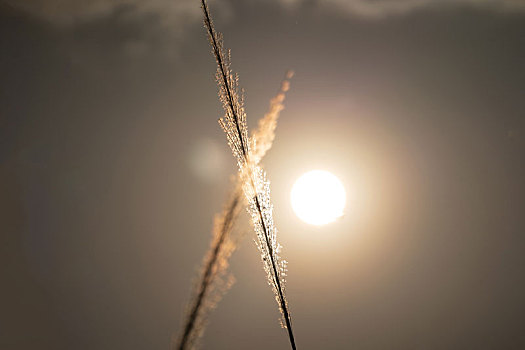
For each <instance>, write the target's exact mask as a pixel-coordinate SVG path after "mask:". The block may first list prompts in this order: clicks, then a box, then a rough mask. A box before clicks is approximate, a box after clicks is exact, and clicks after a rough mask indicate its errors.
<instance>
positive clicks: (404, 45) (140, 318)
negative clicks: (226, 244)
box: [0, 0, 525, 350]
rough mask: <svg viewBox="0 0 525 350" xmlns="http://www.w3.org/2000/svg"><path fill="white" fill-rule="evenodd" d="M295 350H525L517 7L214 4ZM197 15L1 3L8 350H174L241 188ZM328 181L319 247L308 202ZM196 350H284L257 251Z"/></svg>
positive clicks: (104, 0) (524, 86)
mask: <svg viewBox="0 0 525 350" xmlns="http://www.w3.org/2000/svg"><path fill="white" fill-rule="evenodd" d="M211 10H212V14H213V15H214V17H215V23H216V26H217V29H218V30H220V31H222V32H223V33H224V38H225V44H226V46H227V47H230V48H231V49H232V61H233V68H234V70H235V71H237V72H238V73H239V74H240V83H241V86H243V87H244V88H245V89H246V107H247V114H248V119H249V124H250V125H251V126H254V125H255V123H256V120H257V119H258V118H260V117H261V116H262V115H263V114H264V113H265V111H266V109H267V107H268V102H269V100H270V98H271V97H272V96H273V94H275V93H276V92H277V89H278V87H279V84H280V80H281V79H282V77H283V75H284V72H285V71H286V69H288V68H293V69H294V70H295V72H296V75H295V77H294V78H293V80H292V84H291V89H290V91H289V94H288V98H287V100H286V102H285V105H286V109H285V110H284V111H283V112H282V114H281V120H280V122H279V125H278V128H277V138H276V140H275V143H274V147H273V148H272V150H271V151H270V152H269V154H268V155H267V157H266V158H265V159H264V165H265V167H266V169H267V171H268V176H269V178H270V180H271V184H272V198H273V200H274V204H275V220H276V224H277V227H278V228H279V237H280V238H279V239H280V241H281V243H282V244H283V246H284V252H283V255H284V256H285V257H286V259H287V260H288V262H289V276H288V285H287V294H288V301H289V305H290V308H291V312H292V317H293V325H294V332H295V334H296V340H297V344H298V348H299V349H519V348H525V334H524V333H523V324H524V322H525V320H524V315H525V297H524V296H525V217H524V215H523V212H524V210H525V181H524V179H525V66H524V62H525V6H524V2H523V1H519V0H516V1H513V0H507V1H490V0H486V1H483V0H479V1H468V0H464V1H460V0H458V1H451V0H450V1H437V0H426V1H423V0H422V1H416V0H402V1H365V0H348V1H344V0H325V1H321V0H318V1H316V0H286V1H285V0H282V1H277V0H272V1H262V0H258V1H257V0H244V1H240V0H224V1H222V0H215V1H212V2H211ZM214 72H215V64H214V61H213V58H212V56H211V54H210V49H209V46H208V43H207V40H206V36H205V32H204V29H203V28H202V23H201V14H200V7H199V1H198V0H191V1H190V0H183V1H182V0H172V1H166V0H155V1H143V0H114V1H110V0H97V1H81V0H25V1H15V0H3V1H2V0H0V79H1V85H0V238H1V240H2V244H1V245H0V247H1V248H0V249H1V251H0V269H1V270H0V271H1V274H0V276H2V284H1V288H0V310H1V311H0V347H1V348H5V349H35V348H39V349H80V350H82V349H127V350H128V349H167V348H168V345H169V342H170V337H171V336H172V334H173V332H175V333H177V332H178V329H179V326H180V322H181V320H182V315H183V310H184V305H185V303H186V302H187V300H188V297H189V292H190V287H191V281H192V278H193V277H194V275H195V271H196V269H197V267H198V265H199V263H200V261H201V258H202V255H203V254H204V252H205V251H206V249H207V246H208V241H209V237H210V230H211V227H212V220H213V215H214V213H216V212H218V211H220V210H221V206H222V202H223V199H224V198H225V196H226V194H227V193H228V191H229V188H230V187H229V176H230V174H232V173H233V172H234V171H235V167H234V160H233V157H232V156H231V155H230V153H229V150H228V147H227V144H226V140H225V136H224V134H223V132H222V131H221V130H220V127H219V125H218V123H217V119H218V117H220V116H221V114H222V111H221V106H220V103H219V102H218V99H217V88H216V85H215V82H214ZM315 168H322V169H326V170H330V171H332V172H333V173H335V174H336V175H337V176H338V177H339V178H340V179H341V180H342V181H343V183H344V185H345V186H346V189H347V192H348V202H349V203H348V207H347V210H346V215H345V217H344V218H343V219H342V220H340V221H338V222H336V223H333V224H330V225H327V226H323V227H320V228H314V227H312V226H308V225H307V224H305V223H302V222H301V221H300V220H299V219H298V218H296V217H295V215H294V214H293V212H292V209H291V206H290V203H289V193H290V189H291V186H292V184H293V182H294V180H295V179H296V178H297V177H299V176H300V175H301V174H302V173H303V172H305V171H307V170H311V169H315ZM245 216H246V215H244V218H243V220H242V222H240V223H239V226H238V229H239V230H241V231H243V232H246V238H245V240H244V241H243V243H242V244H241V246H240V248H239V250H238V251H237V252H236V253H235V254H234V255H233V257H232V260H231V265H232V266H231V270H232V272H233V274H234V275H235V277H236V279H237V282H236V284H235V285H234V286H233V287H232V289H231V290H230V291H229V293H228V294H226V295H225V297H224V299H223V301H222V302H221V303H220V304H219V306H218V308H217V309H216V310H215V311H214V312H213V313H212V315H211V317H210V323H209V326H208V328H207V330H206V333H205V335H204V338H203V341H202V345H203V348H204V349H269V348H271V349H274V348H275V349H287V348H289V345H288V339H287V337H286V332H285V331H284V330H282V329H280V327H279V323H278V318H279V313H278V310H277V307H276V305H275V301H274V298H273V295H272V292H271V290H270V288H269V287H268V286H267V284H266V279H265V274H264V271H263V269H262V266H261V262H260V258H259V253H258V251H257V250H256V248H255V245H254V244H253V232H252V230H251V229H250V227H249V225H248V224H247V222H246V221H247V220H246V218H245Z"/></svg>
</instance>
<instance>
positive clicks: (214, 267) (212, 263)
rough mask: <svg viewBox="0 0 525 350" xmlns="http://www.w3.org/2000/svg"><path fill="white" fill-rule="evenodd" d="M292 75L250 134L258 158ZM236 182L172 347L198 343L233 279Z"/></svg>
mask: <svg viewBox="0 0 525 350" xmlns="http://www.w3.org/2000/svg"><path fill="white" fill-rule="evenodd" d="M292 76H293V72H291V71H288V72H287V73H286V76H285V79H284V80H283V81H282V83H281V87H280V89H279V92H278V93H277V95H276V96H275V97H274V98H272V99H271V100H270V108H269V111H268V113H266V114H265V115H264V117H263V118H261V119H260V120H259V125H258V128H257V130H256V131H255V132H254V133H253V134H252V139H253V140H254V143H255V145H256V147H255V149H256V150H257V152H256V153H257V157H258V161H260V160H261V159H262V158H263V157H264V155H265V154H266V152H267V151H268V150H269V149H270V148H271V146H272V143H273V140H274V138H275V128H276V126H277V119H278V118H279V115H280V112H281V110H282V109H283V108H284V105H283V101H284V99H285V94H286V91H288V89H289V86H290V82H289V79H290V78H291V77H292ZM236 182H237V183H236V185H235V188H234V190H233V191H232V193H231V194H230V197H229V199H228V201H227V203H226V204H225V206H224V210H223V212H222V213H220V214H217V215H216V216H215V221H214V226H213V231H212V240H211V242H210V248H209V250H208V252H207V253H206V255H205V257H204V260H203V264H202V270H201V273H200V277H199V280H198V283H197V284H196V286H195V287H194V292H193V293H192V299H191V300H190V302H189V304H188V307H187V311H186V316H185V319H184V323H183V329H182V334H181V336H180V337H179V339H178V341H177V343H176V344H175V343H174V344H172V348H173V349H179V350H185V349H194V348H196V347H197V344H198V340H199V339H200V337H202V334H203V333H204V330H205V326H206V321H207V316H208V314H209V312H210V311H211V309H213V308H214V307H215V306H216V305H217V303H218V302H219V301H220V299H221V298H222V296H223V295H224V293H225V292H226V291H227V290H228V289H229V287H230V286H231V284H232V283H233V277H232V276H231V275H229V274H228V273H227V268H228V261H229V258H230V256H231V254H232V253H233V251H234V250H235V249H236V247H237V243H238V241H239V240H240V238H241V237H239V236H234V235H233V226H234V225H235V222H236V220H237V217H238V215H239V211H240V210H239V209H240V207H241V203H240V202H241V201H242V195H243V194H242V184H241V181H240V179H239V178H238V177H237V181H236Z"/></svg>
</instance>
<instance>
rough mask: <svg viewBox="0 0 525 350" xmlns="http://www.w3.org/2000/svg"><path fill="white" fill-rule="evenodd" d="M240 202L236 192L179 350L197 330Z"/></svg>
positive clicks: (238, 193)
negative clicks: (218, 261) (201, 312)
mask: <svg viewBox="0 0 525 350" xmlns="http://www.w3.org/2000/svg"><path fill="white" fill-rule="evenodd" d="M239 201H240V192H236V193H235V196H234V198H233V200H232V201H231V203H230V205H229V207H228V211H227V213H226V216H225V217H224V220H223V223H222V227H221V232H220V235H219V238H218V239H217V241H216V242H215V246H214V247H213V250H212V252H211V255H210V258H209V261H208V263H207V264H206V267H205V269H204V274H203V276H202V280H201V284H200V286H199V294H198V295H197V298H196V299H195V303H194V304H193V307H192V309H191V312H190V315H189V316H188V319H187V322H186V326H185V327H184V333H183V335H182V338H181V340H180V342H179V345H178V349H179V350H184V349H186V346H187V345H188V341H189V339H190V335H191V332H192V331H193V329H194V328H195V322H196V321H197V317H198V315H199V311H200V310H201V306H202V304H203V302H204V300H205V296H206V293H207V292H208V287H209V286H210V285H211V282H212V277H213V276H212V274H213V268H214V266H215V264H216V262H217V259H218V258H219V255H220V251H221V248H222V247H223V243H224V240H225V239H226V236H227V235H228V233H229V232H230V230H231V227H232V225H233V221H234V217H235V213H236V212H237V207H238V204H239Z"/></svg>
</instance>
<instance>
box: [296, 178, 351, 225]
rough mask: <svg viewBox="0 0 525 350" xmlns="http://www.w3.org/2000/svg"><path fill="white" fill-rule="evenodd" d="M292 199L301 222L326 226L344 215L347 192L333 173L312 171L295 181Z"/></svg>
mask: <svg viewBox="0 0 525 350" xmlns="http://www.w3.org/2000/svg"><path fill="white" fill-rule="evenodd" d="M290 199H291V202H292V208H293V210H294V212H295V214H296V215H297V216H298V217H299V218H300V219H301V220H303V221H304V222H306V223H308V224H311V225H324V224H328V223H330V222H332V221H335V220H336V219H337V218H339V217H341V216H342V215H343V210H344V208H345V204H346V192H345V188H344V187H343V184H342V183H341V181H339V179H338V178H337V177H336V176H335V175H333V174H332V173H330V172H328V171H324V170H312V171H309V172H307V173H304V174H303V175H302V176H301V177H300V178H299V179H297V181H295V184H294V185H293V187H292V192H291V195H290Z"/></svg>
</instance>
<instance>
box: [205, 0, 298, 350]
mask: <svg viewBox="0 0 525 350" xmlns="http://www.w3.org/2000/svg"><path fill="white" fill-rule="evenodd" d="M201 2H202V9H203V12H204V26H205V28H206V30H207V32H208V38H209V41H210V44H211V47H212V52H213V54H214V56H215V59H216V61H217V73H216V78H217V83H218V85H219V98H220V100H221V102H222V105H223V108H224V110H225V115H224V116H223V117H221V118H220V119H219V124H220V125H221V127H222V129H223V130H224V132H225V133H226V138H227V140H228V144H229V146H230V148H231V150H232V153H233V155H234V158H235V159H236V161H237V165H238V168H239V176H240V178H241V181H242V185H243V186H242V187H243V190H244V194H245V197H246V200H247V204H248V212H249V214H250V216H251V221H252V224H253V227H254V230H255V232H256V236H257V238H256V244H257V247H258V248H259V250H260V252H261V258H262V261H263V266H264V269H265V270H266V273H267V276H268V283H269V284H270V285H271V287H272V289H273V291H274V294H275V299H276V301H277V304H278V306H279V310H280V311H281V316H282V318H281V325H282V326H283V327H284V328H286V330H287V332H288V338H289V340H290V345H291V347H292V349H295V348H296V346H295V339H294V335H293V331H292V325H291V317H290V313H289V309H288V304H287V300H286V298H285V277H286V261H285V260H283V259H282V258H281V257H280V254H279V253H280V251H281V245H280V244H279V243H278V242H277V229H276V227H275V224H274V221H273V205H272V203H271V200H270V184H269V182H268V181H267V179H266V173H265V172H264V170H263V169H262V168H261V167H260V166H259V165H258V162H257V156H256V150H257V146H256V144H257V142H256V141H255V140H254V139H253V138H250V139H249V138H248V126H247V124H246V113H245V110H244V99H243V94H242V93H241V94H239V89H238V80H239V79H238V76H237V75H234V74H233V72H232V70H231V64H230V52H229V51H228V53H227V54H226V53H225V50H224V47H223V41H222V36H221V35H220V34H219V33H217V32H216V31H215V29H214V26H213V23H212V20H211V18H210V13H209V9H208V6H207V4H206V1H205V0H201Z"/></svg>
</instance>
